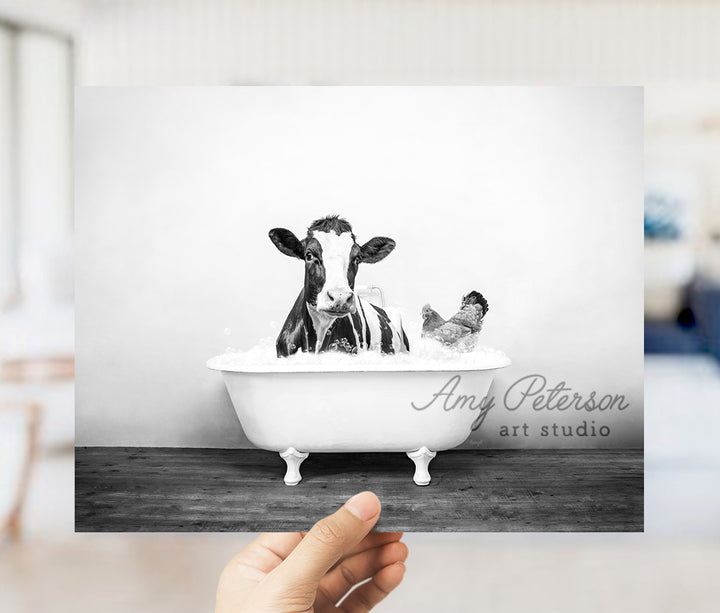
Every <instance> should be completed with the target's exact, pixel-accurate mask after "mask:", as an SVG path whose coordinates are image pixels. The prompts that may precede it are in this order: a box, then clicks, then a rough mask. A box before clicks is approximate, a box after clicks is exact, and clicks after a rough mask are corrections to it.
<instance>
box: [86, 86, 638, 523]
mask: <svg viewBox="0 0 720 613" xmlns="http://www.w3.org/2000/svg"><path fill="white" fill-rule="evenodd" d="M642 105H643V96H642V90H641V89H640V88H632V87H628V88H622V87H619V88H513V87H508V88H502V87H501V88H485V87H457V88H433V87H410V88H395V87H379V88H376V87H368V88H265V87H250V88H247V87H246V88H179V89H176V88H172V89H161V88H155V89H153V88H128V89H81V90H79V91H78V92H77V94H76V102H75V111H76V163H77V165H76V181H77V186H76V200H77V209H76V229H77V233H78V242H77V258H76V261H77V293H78V312H77V391H76V394H77V401H76V402H77V404H76V410H77V414H76V436H77V438H76V446H77V448H76V456H75V457H76V490H75V495H76V518H75V521H76V529H77V530H79V531H112V532H117V531H174V530H180V531H207V530H209V531H226V530H227V531H238V530H272V529H279V530H285V529H290V530H295V529H299V527H300V526H302V525H305V523H306V522H307V521H309V520H310V518H311V517H312V516H313V515H314V514H315V513H316V512H318V511H319V509H320V508H322V507H323V506H326V505H328V504H334V503H335V502H341V501H342V500H343V499H345V498H346V497H347V496H348V495H349V494H350V493H351V492H353V491H360V490H363V489H369V490H372V491H374V492H376V493H377V494H378V495H382V496H383V497H384V500H385V501H386V503H385V512H384V514H383V517H382V518H381V520H380V524H379V527H380V528H382V529H383V530H405V531H642V529H643V379H642V377H643V333H642V318H643V293H642V275H643V260H642V258H643V236H642V233H641V232H640V228H641V224H642V215H643V211H642V206H641V203H642V194H643V173H642V168H643V142H642V117H643V110H642Z"/></svg>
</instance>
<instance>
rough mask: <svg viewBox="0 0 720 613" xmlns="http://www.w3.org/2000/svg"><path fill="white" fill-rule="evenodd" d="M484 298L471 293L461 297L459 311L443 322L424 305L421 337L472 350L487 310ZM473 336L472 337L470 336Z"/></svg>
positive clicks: (428, 306)
mask: <svg viewBox="0 0 720 613" xmlns="http://www.w3.org/2000/svg"><path fill="white" fill-rule="evenodd" d="M489 308H490V307H489V305H488V302H487V300H485V297H484V296H483V295H482V294H481V293H480V292H475V291H472V292H470V293H468V294H465V296H463V297H462V300H461V302H460V310H459V311H458V312H457V313H455V315H453V316H452V317H451V318H450V319H448V320H447V321H444V320H443V318H442V317H441V316H440V314H439V313H438V312H437V311H435V310H433V309H432V308H431V307H430V305H429V304H426V305H425V306H424V307H423V310H422V316H423V332H422V335H423V336H426V337H429V338H434V339H436V340H438V341H440V342H442V343H444V344H446V345H452V346H455V347H458V348H463V349H466V350H467V349H472V347H473V346H474V344H475V339H476V338H477V336H476V335H477V334H478V333H479V332H480V330H482V322H483V318H484V317H485V314H486V313H487V312H488V310H489ZM471 335H473V336H471Z"/></svg>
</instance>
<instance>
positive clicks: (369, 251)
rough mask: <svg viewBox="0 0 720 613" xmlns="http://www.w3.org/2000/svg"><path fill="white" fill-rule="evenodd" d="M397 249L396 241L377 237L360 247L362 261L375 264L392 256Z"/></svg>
mask: <svg viewBox="0 0 720 613" xmlns="http://www.w3.org/2000/svg"><path fill="white" fill-rule="evenodd" d="M393 249H395V241H394V240H393V239H391V238H387V237H385V236H376V237H375V238H371V239H370V240H369V241H368V242H367V243H365V244H364V245H363V246H362V247H360V253H362V261H363V262H368V263H369V264H374V263H375V262H379V261H380V260H382V259H383V258H384V257H386V256H387V255H389V254H390V252H391V251H392V250H393Z"/></svg>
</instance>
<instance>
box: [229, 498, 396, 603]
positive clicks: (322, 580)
mask: <svg viewBox="0 0 720 613" xmlns="http://www.w3.org/2000/svg"><path fill="white" fill-rule="evenodd" d="M379 517H380V501H379V500H378V498H377V496H375V494H373V493H372V492H362V493H360V494H357V495H355V496H353V497H352V498H350V500H348V501H347V502H346V503H345V504H344V505H343V506H342V507H341V508H340V509H339V510H338V511H336V512H335V513H333V514H332V515H330V516H328V517H325V518H323V519H321V520H320V521H319V522H317V523H316V524H315V525H314V526H313V527H312V529H311V530H310V532H308V533H307V534H305V535H303V534H302V533H300V532H292V533H283V532H278V533H264V534H261V535H260V536H259V537H258V538H257V539H255V540H254V541H253V542H252V543H250V545H248V546H247V547H246V548H245V549H243V550H242V551H241V552H240V553H239V554H237V555H236V556H235V557H234V558H233V559H232V560H231V561H230V563H229V564H228V565H227V566H226V567H225V569H224V570H223V572H222V575H221V576H220V582H219V584H218V590H217V600H216V608H215V612H216V613H329V612H331V611H342V612H343V613H361V612H365V611H370V609H372V608H373V607H374V606H375V605H376V604H378V603H379V602H380V601H381V600H382V599H383V598H385V596H387V595H388V594H389V593H390V592H391V591H392V590H394V589H395V588H396V587H397V586H398V585H400V582H401V581H402V578H403V574H404V573H405V565H404V564H403V562H404V561H405V559H406V558H407V553H408V551H407V547H406V546H405V544H404V543H401V542H400V538H401V537H402V532H386V533H382V532H373V533H370V530H371V528H372V527H373V526H374V525H375V523H376V522H377V520H378V518H379ZM366 579H370V581H368V582H367V583H364V584H363V585H361V586H359V587H358V588H357V589H355V590H353V591H352V592H351V593H350V595H349V596H348V597H347V598H345V600H343V602H342V604H341V605H340V606H337V603H338V601H340V599H342V598H343V597H344V596H345V595H346V594H347V593H348V592H349V591H350V590H351V589H352V588H353V587H354V586H356V585H357V584H358V583H360V582H361V581H365V580H366Z"/></svg>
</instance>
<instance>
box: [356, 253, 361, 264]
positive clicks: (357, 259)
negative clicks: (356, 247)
mask: <svg viewBox="0 0 720 613" xmlns="http://www.w3.org/2000/svg"><path fill="white" fill-rule="evenodd" d="M360 262H362V256H361V255H356V256H355V263H356V264H359V263H360Z"/></svg>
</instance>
